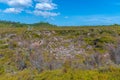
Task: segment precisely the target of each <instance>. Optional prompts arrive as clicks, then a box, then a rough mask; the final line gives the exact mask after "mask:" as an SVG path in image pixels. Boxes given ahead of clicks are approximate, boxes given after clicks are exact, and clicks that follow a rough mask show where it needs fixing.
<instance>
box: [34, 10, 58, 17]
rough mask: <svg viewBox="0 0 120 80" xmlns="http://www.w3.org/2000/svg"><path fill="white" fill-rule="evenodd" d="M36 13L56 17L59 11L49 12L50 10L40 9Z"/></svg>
mask: <svg viewBox="0 0 120 80" xmlns="http://www.w3.org/2000/svg"><path fill="white" fill-rule="evenodd" d="M34 14H35V15H37V16H43V17H50V16H51V17H54V16H58V15H59V13H54V12H48V11H39V10H35V11H34Z"/></svg>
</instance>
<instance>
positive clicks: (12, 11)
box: [3, 8, 22, 13]
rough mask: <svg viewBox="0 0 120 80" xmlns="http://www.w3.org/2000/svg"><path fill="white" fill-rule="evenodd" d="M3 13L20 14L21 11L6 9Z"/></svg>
mask: <svg viewBox="0 0 120 80" xmlns="http://www.w3.org/2000/svg"><path fill="white" fill-rule="evenodd" d="M3 12H5V13H20V12H22V9H17V8H7V9H5V10H4V11H3Z"/></svg>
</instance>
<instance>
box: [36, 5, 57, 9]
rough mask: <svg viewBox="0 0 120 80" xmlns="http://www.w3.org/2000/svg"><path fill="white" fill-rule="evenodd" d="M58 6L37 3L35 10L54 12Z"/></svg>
mask: <svg viewBox="0 0 120 80" xmlns="http://www.w3.org/2000/svg"><path fill="white" fill-rule="evenodd" d="M56 6H57V5H56V4H54V3H37V4H36V6H35V8H36V9H40V10H53V9H56V8H57V7H56Z"/></svg>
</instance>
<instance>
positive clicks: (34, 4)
mask: <svg viewBox="0 0 120 80" xmlns="http://www.w3.org/2000/svg"><path fill="white" fill-rule="evenodd" d="M0 3H4V4H7V5H8V6H9V7H8V8H6V9H5V10H2V12H4V13H15V14H16V13H21V12H25V13H28V14H34V15H38V16H43V17H50V16H51V17H53V16H57V15H59V13H55V12H51V11H52V10H54V9H57V4H55V3H53V0H0ZM30 10H31V11H30Z"/></svg>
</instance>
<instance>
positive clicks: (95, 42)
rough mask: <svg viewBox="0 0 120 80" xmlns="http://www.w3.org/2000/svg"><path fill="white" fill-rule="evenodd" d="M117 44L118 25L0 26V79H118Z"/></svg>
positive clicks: (119, 44)
mask: <svg viewBox="0 0 120 80" xmlns="http://www.w3.org/2000/svg"><path fill="white" fill-rule="evenodd" d="M119 46H120V27H118V26H117V27H116V26H112V27H49V28H44V27H32V28H31V27H29V28H27V27H17V28H16V27H0V80H112V79H113V80H119V79H120V77H119V74H120V72H119V71H120V70H119V64H120V54H119V52H120V49H119ZM83 73H84V74H85V75H82V74H83ZM113 74H114V75H113ZM114 76H116V77H114ZM99 77H100V78H99Z"/></svg>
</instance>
